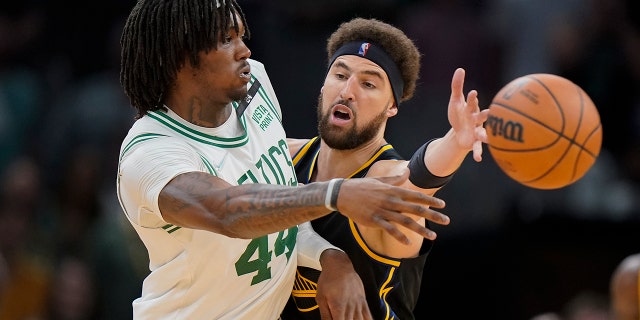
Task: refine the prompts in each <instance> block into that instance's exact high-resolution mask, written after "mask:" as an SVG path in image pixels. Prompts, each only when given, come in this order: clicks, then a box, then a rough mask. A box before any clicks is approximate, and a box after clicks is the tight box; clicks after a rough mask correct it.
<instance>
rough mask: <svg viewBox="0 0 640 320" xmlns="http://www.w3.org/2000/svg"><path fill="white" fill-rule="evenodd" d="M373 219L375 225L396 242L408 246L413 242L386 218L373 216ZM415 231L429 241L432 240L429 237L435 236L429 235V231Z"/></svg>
mask: <svg viewBox="0 0 640 320" xmlns="http://www.w3.org/2000/svg"><path fill="white" fill-rule="evenodd" d="M371 218H372V219H373V221H374V223H375V224H377V225H378V227H379V228H381V229H383V230H384V231H385V232H387V233H388V234H390V235H391V236H392V237H394V238H395V239H396V240H398V241H400V242H401V243H404V244H406V245H410V244H411V240H409V237H407V236H406V235H405V234H404V233H402V231H400V229H398V228H396V226H394V225H393V224H391V223H389V222H388V221H387V220H385V219H384V218H382V217H380V216H372V217H371ZM419 226H420V225H419ZM420 227H422V226H420ZM423 229H426V228H423ZM414 231H415V232H417V233H419V234H420V235H422V236H423V237H425V238H427V239H430V238H429V237H430V236H433V235H431V234H429V233H428V231H427V230H417V231H416V230H414Z"/></svg>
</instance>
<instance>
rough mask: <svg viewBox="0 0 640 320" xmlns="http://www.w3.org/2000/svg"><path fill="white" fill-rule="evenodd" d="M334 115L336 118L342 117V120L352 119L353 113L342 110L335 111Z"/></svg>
mask: <svg viewBox="0 0 640 320" xmlns="http://www.w3.org/2000/svg"><path fill="white" fill-rule="evenodd" d="M333 116H334V117H335V118H336V119H340V120H350V119H351V114H349V113H347V112H342V111H340V110H335V111H333Z"/></svg>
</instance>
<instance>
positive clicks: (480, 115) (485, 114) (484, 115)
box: [474, 109, 489, 125]
mask: <svg viewBox="0 0 640 320" xmlns="http://www.w3.org/2000/svg"><path fill="white" fill-rule="evenodd" d="M474 118H475V121H476V125H481V124H483V123H484V122H485V121H487V119H489V109H484V110H481V111H480V112H477V113H475V114H474Z"/></svg>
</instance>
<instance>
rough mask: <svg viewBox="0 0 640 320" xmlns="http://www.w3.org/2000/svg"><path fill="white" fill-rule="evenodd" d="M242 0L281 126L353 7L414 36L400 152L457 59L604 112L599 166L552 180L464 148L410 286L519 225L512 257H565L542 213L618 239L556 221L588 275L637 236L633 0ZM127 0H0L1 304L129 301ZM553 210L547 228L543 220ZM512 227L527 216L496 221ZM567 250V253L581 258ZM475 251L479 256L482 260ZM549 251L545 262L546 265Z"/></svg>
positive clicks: (489, 86)
mask: <svg viewBox="0 0 640 320" xmlns="http://www.w3.org/2000/svg"><path fill="white" fill-rule="evenodd" d="M239 2H240V4H241V5H242V6H243V8H244V9H245V14H246V16H247V19H248V23H249V27H250V28H251V30H252V33H253V37H252V39H250V40H249V41H248V44H249V47H250V48H251V50H252V52H253V56H252V57H253V58H256V59H258V60H260V61H262V62H263V63H264V64H265V65H266V68H267V71H268V72H269V74H270V77H271V80H272V82H273V84H274V86H275V89H276V92H277V94H278V97H279V100H280V104H281V106H282V109H283V112H284V120H283V121H284V123H285V128H287V130H289V135H290V136H292V137H310V136H312V135H314V134H315V120H313V119H315V105H316V102H317V96H318V93H319V89H320V86H321V82H320V81H321V80H322V79H323V77H324V72H325V71H326V70H325V69H326V56H325V51H324V46H325V41H326V38H327V37H328V36H329V34H330V33H331V32H332V31H333V30H334V29H335V28H336V27H337V25H338V24H339V23H340V22H343V21H346V20H348V19H350V18H351V17H354V16H363V17H375V18H378V19H381V20H384V21H387V22H390V23H393V24H395V25H397V26H398V27H400V28H401V29H403V30H405V31H406V33H407V34H408V35H409V36H410V37H411V38H412V39H414V40H415V42H416V44H417V46H418V47H419V48H420V50H421V51H422V53H423V64H422V70H421V80H420V82H419V84H418V88H417V91H416V97H415V98H414V99H413V100H412V101H411V102H409V103H407V104H406V105H401V106H400V113H399V115H398V117H396V118H394V119H392V120H391V121H390V123H389V125H390V130H387V132H389V136H388V138H389V139H388V140H389V141H390V142H391V143H392V144H393V145H394V146H395V147H396V149H398V150H399V151H401V152H402V153H403V154H404V155H405V156H409V155H411V153H412V151H413V150H414V149H415V148H417V147H418V146H419V145H420V144H422V143H423V142H424V140H426V139H427V138H429V137H435V136H438V135H442V134H443V133H444V132H445V130H446V129H447V128H448V121H447V118H446V110H445V108H446V107H445V106H446V105H447V101H448V98H449V93H450V79H451V76H452V74H453V71H454V70H455V68H456V67H464V68H465V69H466V70H467V81H466V84H465V88H466V89H467V90H469V89H477V90H478V91H479V93H480V101H481V105H482V106H488V105H489V103H490V101H491V98H492V96H493V95H494V94H495V93H496V92H497V91H498V90H499V89H500V88H501V87H502V86H503V85H504V84H506V83H507V82H509V81H510V80H512V79H514V78H516V77H519V76H522V75H525V74H530V73H554V74H558V75H561V76H564V77H566V78H568V79H570V80H572V81H574V82H575V83H576V84H578V85H580V86H581V87H582V88H583V89H584V90H585V91H586V92H587V93H588V94H589V95H590V97H591V98H592V100H593V101H594V102H595V104H596V106H597V107H598V110H599V112H600V116H601V120H602V125H603V131H604V135H603V138H604V140H603V149H602V151H601V154H600V157H599V158H598V161H597V162H596V164H595V165H594V167H592V169H591V170H590V171H589V172H588V173H587V175H585V177H584V178H583V179H581V180H580V181H578V182H577V183H575V184H574V185H571V186H569V187H566V188H563V189H560V190H553V191H541V190H534V189H528V188H526V187H523V186H520V185H518V184H517V183H515V182H514V181H511V180H509V179H508V178H507V177H506V175H504V174H503V173H502V172H500V170H499V169H498V168H497V166H495V164H494V163H493V162H492V160H491V158H490V155H489V154H488V152H486V153H485V160H484V161H483V162H482V163H473V162H472V161H471V160H467V162H465V164H464V165H463V167H462V168H461V169H460V172H459V173H458V174H457V176H456V178H455V179H454V180H453V181H452V183H451V184H450V186H447V188H445V189H443V191H442V193H441V197H442V198H444V199H445V200H446V201H447V203H448V206H447V208H446V210H445V212H446V213H447V214H450V215H451V217H452V221H453V224H452V225H451V226H448V227H446V228H447V229H444V230H441V231H440V230H438V231H439V234H441V238H442V240H440V241H441V242H444V243H447V242H448V243H453V244H459V245H449V246H448V247H447V245H446V244H443V245H441V244H438V245H441V247H440V248H443V250H448V252H447V253H446V254H444V253H443V254H441V255H440V256H439V255H438V253H437V252H438V251H437V250H438V247H436V248H435V249H434V254H433V256H432V257H431V258H430V259H431V260H430V262H429V263H428V265H431V266H430V267H429V268H431V269H429V270H427V271H426V274H427V276H426V277H427V278H426V279H425V280H426V283H425V289H424V290H423V291H424V292H423V294H422V295H423V296H424V297H425V301H427V298H429V297H430V295H432V294H434V293H433V292H432V291H435V290H440V288H439V287H438V280H436V279H432V278H430V276H429V274H430V270H433V271H438V272H439V273H440V275H441V276H442V277H445V278H449V277H451V278H455V277H458V276H459V275H458V274H456V275H453V274H452V275H444V276H443V275H442V274H443V273H445V274H446V273H447V272H448V271H447V270H450V271H451V272H458V271H460V269H462V268H459V267H458V266H454V264H465V263H467V262H468V261H466V260H465V258H461V257H465V256H466V257H467V259H468V257H469V256H476V255H483V256H485V257H487V259H492V257H494V256H506V255H509V254H511V255H513V254H518V252H515V253H514V251H526V250H527V249H526V248H514V247H513V244H514V243H517V244H523V245H530V244H531V243H532V242H530V240H529V239H528V238H527V239H524V237H525V234H528V233H530V234H528V235H530V237H531V238H534V239H536V244H537V245H539V246H538V247H534V248H533V249H532V251H529V253H528V254H526V255H523V254H522V253H519V254H520V255H519V257H520V258H519V259H518V260H513V259H512V260H510V261H511V262H514V263H518V264H520V263H521V264H525V263H535V261H542V263H544V261H549V260H551V259H554V257H555V259H556V260H557V259H563V257H564V256H563V255H566V252H565V251H560V250H559V249H557V248H558V246H555V247H554V249H556V250H558V251H552V252H551V253H550V252H549V250H546V249H547V247H544V246H543V244H544V241H539V240H538V239H539V237H542V236H543V234H541V233H537V232H538V231H539V230H542V231H540V232H542V233H544V232H553V228H554V226H555V227H562V228H564V229H563V231H561V232H565V233H569V236H568V237H573V238H580V239H582V238H581V237H582V236H583V235H582V234H581V233H580V230H582V231H584V232H585V233H586V231H589V230H596V229H595V228H594V229H592V227H591V225H590V224H589V223H590V222H592V223H595V224H597V225H598V226H599V227H602V226H605V227H609V228H611V230H608V231H607V233H605V234H602V233H601V234H600V235H596V234H589V235H587V237H592V238H600V237H607V238H609V239H608V240H607V241H609V242H607V243H608V244H612V246H613V249H610V248H609V247H607V248H605V249H603V248H600V247H597V248H596V250H595V251H594V250H593V249H592V248H591V247H585V248H583V247H580V246H579V245H588V244H589V243H591V242H588V243H587V244H585V243H583V242H582V241H578V242H581V243H580V244H577V245H576V246H575V247H574V246H568V245H567V243H566V242H562V241H566V237H561V238H559V239H558V238H556V240H558V242H561V246H562V245H564V246H567V247H568V248H570V249H569V250H574V251H575V249H576V248H583V249H581V250H585V251H587V252H589V254H591V255H592V256H591V259H593V260H598V261H599V262H600V264H597V263H596V265H599V266H600V269H598V270H602V272H601V273H600V274H597V275H593V274H591V276H594V277H599V280H598V281H599V282H598V283H603V282H607V281H608V276H609V274H610V272H611V271H613V268H614V267H615V265H616V264H617V263H618V262H619V260H621V259H622V258H623V257H624V256H626V255H627V254H630V253H633V252H634V251H635V252H640V246H639V245H638V244H640V239H639V237H638V236H637V235H636V234H638V232H637V231H636V230H637V229H633V228H620V226H621V225H622V226H635V227H637V226H638V221H640V189H639V188H640V22H639V21H638V18H637V14H638V12H640V4H639V3H638V1H634V0H556V1H530V0H487V1H474V0H423V1H419V0H368V1H365V0H352V1H343V0H329V1H322V2H318V1H311V0H273V1H260V0H246V1H243V0H240V1H239ZM134 3H135V0H112V1H103V2H86V1H76V0H67V1H44V0H23V1H3V2H2V3H1V4H0V319H3V320H12V319H16V320H18V319H20V320H24V319H31V320H37V319H59V320H82V319H128V318H130V317H131V302H132V301H133V299H135V298H136V297H137V296H138V295H139V294H140V290H141V285H142V279H143V278H144V277H145V276H146V274H147V272H148V257H147V256H146V252H145V250H144V246H143V245H142V243H141V242H140V240H139V239H138V238H137V235H136V234H135V232H134V230H133V228H131V226H130V225H129V224H128V222H127V221H126V218H125V216H124V214H123V213H122V211H121V209H120V205H119V203H118V201H117V198H116V194H115V179H116V166H117V158H118V153H119V147H120V142H121V139H122V138H123V137H124V135H125V134H126V131H127V130H128V128H129V127H130V125H131V123H132V122H133V116H134V110H133V108H131V107H130V106H129V102H128V100H127V98H126V96H125V95H124V92H123V90H122V88H121V86H120V83H119V62H120V56H119V55H120V51H119V50H120V47H119V38H120V32H121V30H122V26H123V24H124V20H125V18H126V16H127V15H128V12H129V11H130V10H131V8H132V7H133V5H134ZM485 151H487V150H486V148H485ZM488 185H490V187H487V186H488ZM458 199H461V200H460V201H458ZM549 217H551V218H549ZM558 217H559V218H558ZM549 220H552V221H553V222H552V223H551V225H552V226H551V227H549V224H545V221H549ZM558 221H561V222H560V223H558ZM562 221H569V223H562ZM514 226H520V228H522V229H518V230H524V231H525V232H523V233H519V234H517V235H516V234H514V233H513V231H512V233H508V232H504V230H506V229H509V228H511V230H513V228H514ZM534 228H535V231H534V230H532V229H534ZM567 228H568V229H567ZM545 230H546V231H545ZM600 231H602V229H600ZM487 234H491V235H493V236H492V237H490V239H491V240H490V241H489V242H490V243H493V244H494V246H492V245H491V244H488V245H487V246H489V247H491V249H489V251H492V250H493V253H492V254H486V251H482V250H483V248H482V247H478V246H476V247H474V246H472V245H471V244H469V242H470V241H476V240H478V238H479V237H485V236H486V235H487ZM496 234H500V235H501V237H507V239H506V240H505V239H502V240H505V242H510V243H511V245H512V246H507V245H499V246H495V243H496V242H497V241H498V240H497V239H496V237H495V235H496ZM553 234H554V235H555V233H553ZM509 235H511V236H514V237H515V238H513V237H512V238H509ZM611 238H613V239H611ZM514 239H516V241H514ZM547 239H549V238H548V237H547ZM600 239H601V238H600ZM548 241H552V240H548ZM616 241H617V242H616ZM629 242H631V244H630V243H629ZM478 243H480V242H476V244H478ZM496 247H497V248H499V249H496ZM598 250H602V251H598ZM479 252H483V253H479ZM538 253H539V254H540V255H536V254H538ZM554 253H555V254H556V256H554ZM574 258H575V259H576V260H577V261H573V262H572V263H575V265H579V264H581V263H582V262H583V260H581V259H578V258H576V257H575V256H574ZM589 261H592V260H589ZM475 263H478V262H475ZM494 263H500V262H499V261H498V262H494ZM479 264H480V266H479V267H480V268H481V267H482V266H483V265H485V264H486V265H489V264H491V262H489V261H480V262H479ZM567 264H568V265H570V266H574V264H571V262H569V263H567ZM545 266H547V267H548V266H553V265H551V264H549V263H547V264H542V265H541V267H545ZM467 267H469V266H467ZM554 267H555V266H554ZM506 268H508V267H505V269H506ZM487 269H488V268H487ZM519 270H520V271H523V270H525V269H519ZM526 270H528V269H526ZM462 272H464V271H462ZM548 272H549V270H547V273H548ZM431 274H432V273H431ZM485 276H487V277H489V276H491V277H492V276H494V274H490V275H485ZM525 276H526V275H525ZM516 277H518V275H513V274H511V275H509V276H508V277H505V278H507V280H508V279H509V278H511V280H513V279H514V278H516ZM558 277H560V278H561V277H562V276H558ZM450 280H451V279H447V280H442V283H446V282H447V281H450ZM499 280H502V279H493V280H492V281H499ZM552 280H553V279H552ZM569 281H570V280H569ZM450 283H451V282H450ZM453 283H454V284H455V282H453ZM520 283H522V284H530V283H529V282H520ZM483 284H484V282H483ZM467 285H469V284H467ZM539 285H540V286H543V284H539ZM496 287H497V288H504V287H505V286H504V285H500V284H498V285H496ZM595 287H596V288H595V291H596V296H597V297H599V298H598V299H599V300H597V301H599V302H597V303H596V302H593V303H591V304H589V305H591V306H600V305H605V306H606V302H607V301H606V294H607V293H606V292H603V291H604V290H600V291H599V292H597V291H598V289H602V288H601V287H602V285H600V286H599V287H598V285H596V286H595ZM570 289H571V290H568V291H570V292H567V295H573V296H575V297H576V298H575V299H578V298H580V297H583V296H584V295H585V292H587V293H589V292H591V291H590V290H591V289H593V288H590V284H589V283H576V284H573V285H572V286H570ZM522 290H525V288H522ZM533 290H537V291H535V292H529V293H527V294H526V295H535V294H542V295H544V294H545V292H544V290H543V289H541V288H533ZM473 292H476V293H482V290H480V289H477V288H476V289H474V290H473ZM509 295H512V293H509ZM592 296H593V295H589V297H592ZM561 298H562V299H561V300H563V299H564V298H565V297H561ZM465 299H467V298H465ZM575 299H574V300H571V301H576V300H575ZM428 300H429V301H432V302H433V301H438V300H437V299H435V300H434V299H428ZM531 300H535V298H532V299H531ZM578 300H579V299H578ZM583 300H584V299H583ZM571 301H569V299H564V300H563V301H558V302H557V303H556V304H535V303H533V304H532V303H531V302H530V300H521V301H519V302H520V303H522V305H517V304H516V305H515V306H512V307H511V308H519V310H510V309H509V308H506V309H505V310H503V311H504V312H510V313H509V314H511V315H512V316H513V317H512V318H517V319H520V318H522V319H524V318H529V317H533V316H534V315H536V314H540V313H543V312H547V311H560V310H561V309H562V308H566V307H567V305H568V303H569V302H571ZM580 301H582V300H580ZM589 301H592V300H589ZM565 303H567V304H565ZM425 305H428V306H430V307H429V308H430V309H429V310H427V309H426V307H425V308H424V309H420V310H419V312H421V313H422V312H424V315H425V316H427V315H431V316H432V317H431V319H440V318H443V317H438V316H437V315H438V312H439V311H437V310H434V308H435V309H437V308H439V307H443V306H444V305H442V304H441V305H437V304H429V303H428V302H425ZM454 306H455V304H454ZM602 308H606V307H602ZM602 308H601V309H602ZM551 309H556V310H551ZM493 311H494V310H492V311H491V312H493ZM434 312H435V313H434ZM448 312H449V314H451V312H452V311H451V310H448ZM495 312H498V311H495ZM445 314H446V313H445ZM566 319H574V320H577V319H579V318H575V317H574V318H570V317H568V316H567V317H566ZM583 319H586V318H583Z"/></svg>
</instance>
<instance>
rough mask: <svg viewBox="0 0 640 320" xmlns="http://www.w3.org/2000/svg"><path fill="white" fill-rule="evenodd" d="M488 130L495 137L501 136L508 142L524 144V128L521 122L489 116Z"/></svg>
mask: <svg viewBox="0 0 640 320" xmlns="http://www.w3.org/2000/svg"><path fill="white" fill-rule="evenodd" d="M486 128H487V129H488V130H489V131H490V132H491V134H492V135H493V136H501V137H503V138H505V139H507V140H511V141H515V142H520V143H522V142H524V140H523V139H522V134H523V130H524V126H522V124H521V123H519V122H514V121H511V120H509V121H505V120H504V119H502V118H500V117H496V116H492V115H489V118H488V119H487V121H486Z"/></svg>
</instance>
